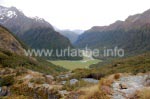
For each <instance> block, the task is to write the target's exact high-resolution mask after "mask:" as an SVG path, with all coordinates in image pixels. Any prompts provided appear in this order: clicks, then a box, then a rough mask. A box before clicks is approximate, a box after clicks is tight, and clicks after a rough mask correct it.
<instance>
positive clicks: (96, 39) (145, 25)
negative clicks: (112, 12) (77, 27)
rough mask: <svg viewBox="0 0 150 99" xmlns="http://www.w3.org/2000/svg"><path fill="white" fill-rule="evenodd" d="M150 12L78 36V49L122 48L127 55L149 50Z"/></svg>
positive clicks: (93, 28) (94, 28) (97, 27)
mask: <svg viewBox="0 0 150 99" xmlns="http://www.w3.org/2000/svg"><path fill="white" fill-rule="evenodd" d="M149 42H150V10H147V11H145V12H144V13H142V14H137V15H133V16H129V17H128V18H127V19H126V20H125V21H116V22H115V23H113V24H110V25H109V26H95V27H92V28H91V29H90V30H87V31H85V32H84V34H82V35H81V36H79V39H78V40H77V42H76V43H75V45H76V46H78V47H81V48H83V47H85V46H87V45H88V47H90V48H100V49H102V48H104V47H107V48H114V47H115V46H118V47H120V48H124V50H125V51H126V52H127V53H138V52H143V51H147V50H150V45H149V44H148V43H149Z"/></svg>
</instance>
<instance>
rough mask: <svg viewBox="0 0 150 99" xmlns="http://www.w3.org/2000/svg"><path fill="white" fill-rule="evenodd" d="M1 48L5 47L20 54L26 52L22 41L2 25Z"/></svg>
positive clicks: (0, 30)
mask: <svg viewBox="0 0 150 99" xmlns="http://www.w3.org/2000/svg"><path fill="white" fill-rule="evenodd" d="M0 49H5V50H8V51H10V52H12V53H16V54H20V55H23V54H24V49H23V47H22V45H21V44H20V42H19V41H17V40H16V38H15V37H14V36H13V35H12V34H11V33H10V32H9V31H8V30H7V29H5V28H4V27H2V26H0Z"/></svg>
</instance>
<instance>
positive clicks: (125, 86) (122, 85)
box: [119, 84, 128, 89]
mask: <svg viewBox="0 0 150 99" xmlns="http://www.w3.org/2000/svg"><path fill="white" fill-rule="evenodd" d="M119 86H120V89H128V87H127V85H126V84H119Z"/></svg>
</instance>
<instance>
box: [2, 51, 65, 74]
mask: <svg viewBox="0 0 150 99" xmlns="http://www.w3.org/2000/svg"><path fill="white" fill-rule="evenodd" d="M0 66H2V67H10V68H17V67H25V68H27V69H31V70H34V71H38V72H42V73H44V74H55V73H58V72H63V71H66V69H64V68H62V67H59V66H56V65H54V64H52V63H50V62H47V61H45V60H42V59H34V58H28V57H25V56H19V55H16V54H13V53H10V52H8V51H4V50H0Z"/></svg>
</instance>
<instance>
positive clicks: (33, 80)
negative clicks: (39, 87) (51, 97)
mask: <svg viewBox="0 0 150 99" xmlns="http://www.w3.org/2000/svg"><path fill="white" fill-rule="evenodd" d="M30 82H31V83H35V84H44V83H45V79H44V78H32V79H31V80H30Z"/></svg>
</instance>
